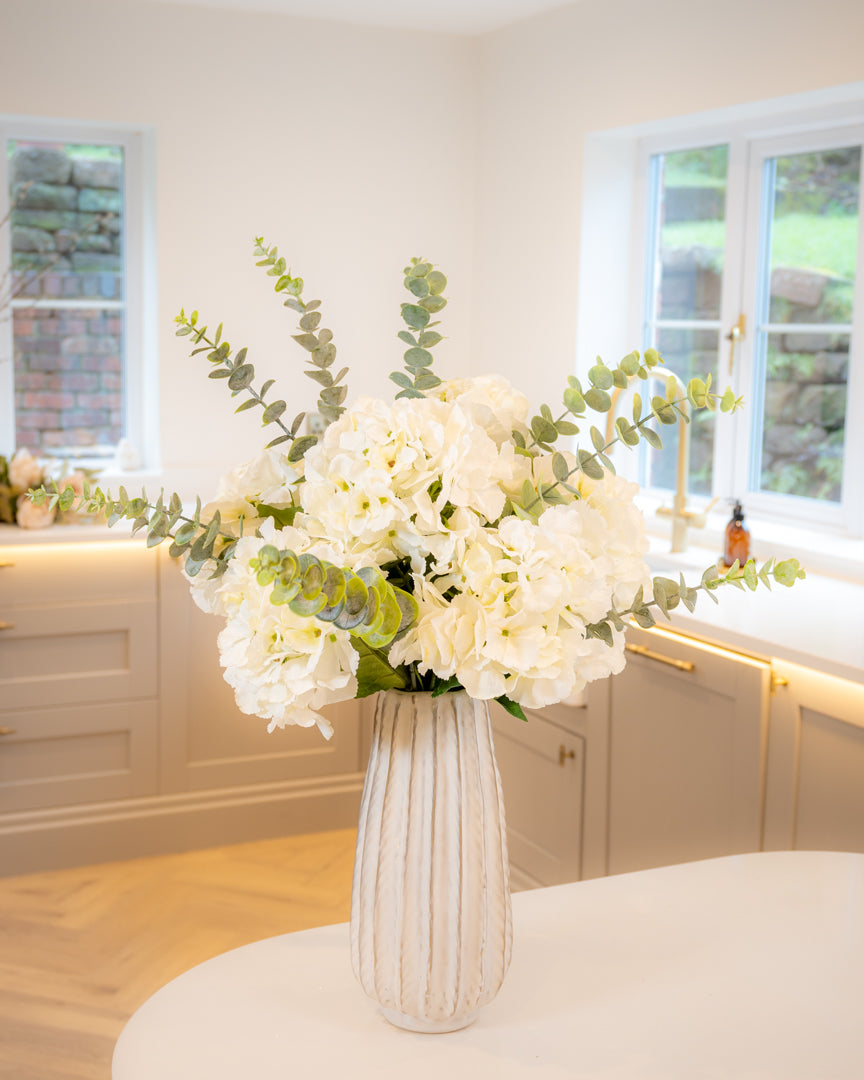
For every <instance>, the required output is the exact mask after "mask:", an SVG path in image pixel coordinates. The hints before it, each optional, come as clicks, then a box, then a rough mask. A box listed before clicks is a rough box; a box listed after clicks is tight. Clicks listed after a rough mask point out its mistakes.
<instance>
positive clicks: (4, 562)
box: [0, 559, 15, 570]
mask: <svg viewBox="0 0 864 1080" xmlns="http://www.w3.org/2000/svg"><path fill="white" fill-rule="evenodd" d="M14 565H15V563H14V562H10V561H9V560H8V559H0V570H2V569H3V567H4V566H14Z"/></svg>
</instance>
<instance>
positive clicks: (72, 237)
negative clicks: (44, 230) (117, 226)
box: [54, 229, 114, 255]
mask: <svg viewBox="0 0 864 1080" xmlns="http://www.w3.org/2000/svg"><path fill="white" fill-rule="evenodd" d="M54 242H55V244H56V245H57V250H58V251H71V252H72V253H73V254H74V253H75V252H91V251H97V252H100V253H102V254H106V255H110V254H112V253H113V251H114V241H113V240H112V238H111V237H110V236H102V235H101V234H100V233H84V234H83V235H82V234H81V233H77V232H69V231H68V230H66V229H62V230H60V232H57V233H55V235H54Z"/></svg>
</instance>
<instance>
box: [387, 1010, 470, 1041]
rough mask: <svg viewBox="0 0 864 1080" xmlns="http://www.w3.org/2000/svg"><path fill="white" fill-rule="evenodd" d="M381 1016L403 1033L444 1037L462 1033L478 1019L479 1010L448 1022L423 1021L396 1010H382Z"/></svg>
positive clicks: (452, 1017) (453, 1017) (448, 1019)
mask: <svg viewBox="0 0 864 1080" xmlns="http://www.w3.org/2000/svg"><path fill="white" fill-rule="evenodd" d="M381 1015H382V1016H383V1017H384V1019H385V1020H387V1021H388V1023H391V1024H392V1025H393V1026H394V1027H398V1028H402V1030H403V1031H419V1032H422V1033H423V1034H426V1035H444V1034H445V1033H446V1032H448V1031H461V1030H462V1028H466V1027H468V1025H469V1024H473V1023H474V1021H475V1020H476V1019H477V1010H476V1009H475V1011H474V1012H470V1013H467V1014H466V1015H465V1016H451V1017H448V1018H447V1019H446V1020H421V1019H418V1017H416V1016H408V1015H407V1013H401V1012H398V1011H397V1010H396V1009H381Z"/></svg>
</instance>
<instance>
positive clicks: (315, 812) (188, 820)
mask: <svg viewBox="0 0 864 1080" xmlns="http://www.w3.org/2000/svg"><path fill="white" fill-rule="evenodd" d="M362 790H363V774H362V773H349V774H347V775H341V776H337V777H320V778H316V779H314V780H298V781H289V782H285V783H278V784H256V785H255V786H254V787H251V786H250V787H239V788H223V789H220V790H215V791H205V792H189V793H184V794H181V795H161V796H153V797H152V798H140V799H123V800H117V801H115V802H104V803H91V804H88V805H81V806H74V807H63V808H58V809H55V810H39V811H32V812H27V813H17V814H5V815H3V817H2V819H0V877H2V876H8V875H12V874H28V873H34V872H37V871H42V870H59V869H62V868H64V867H69V866H85V865H88V864H90V863H100V862H112V861H115V860H118V859H134V858H138V857H140V856H145V855H164V854H169V853H171V852H178V851H192V850H195V849H197V848H206V847H217V846H220V845H222V844H240V843H244V842H247V841H252V840H266V839H270V838H273V837H277V836H291V835H297V834H299V833H310V832H323V831H326V830H328V829H344V828H353V827H355V826H356V824H357V815H358V811H359V808H360V795H361V793H362Z"/></svg>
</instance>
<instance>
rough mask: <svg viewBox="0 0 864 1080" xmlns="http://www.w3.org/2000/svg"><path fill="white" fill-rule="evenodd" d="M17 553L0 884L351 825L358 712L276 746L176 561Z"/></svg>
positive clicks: (2, 645) (279, 736)
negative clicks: (242, 700)
mask: <svg viewBox="0 0 864 1080" xmlns="http://www.w3.org/2000/svg"><path fill="white" fill-rule="evenodd" d="M70 528H73V529H74V527H70ZM52 532H53V530H52ZM16 540H17V542H16V541H13V542H12V543H10V544H9V545H8V546H2V545H0V564H2V565H0V623H2V627H3V628H2V629H0V874H12V873H26V872H28V871H30V870H39V869H50V868H54V867H59V866H69V865H76V864H79V865H80V864H84V863H87V862H99V861H102V860H105V859H113V858H128V857H132V856H135V855H144V854H148V853H151V852H152V853H155V852H165V851H176V850H183V849H188V848H194V847H204V846H207V845H209V844H218V843H231V842H239V841H243V840H251V839H258V838H262V837H267V836H277V835H285V834H288V833H292V832H312V831H315V830H318V829H326V828H340V827H347V826H350V825H351V824H353V823H354V822H355V821H356V813H357V807H358V805H359V801H360V793H361V790H362V783H363V762H361V760H360V758H361V734H362V730H363V729H362V725H361V716H362V713H363V710H362V707H361V705H360V704H359V703H357V702H347V703H344V704H342V705H341V706H339V707H337V708H334V709H333V710H332V711H331V714H330V718H331V720H332V721H333V724H334V727H335V729H336V733H335V735H334V737H333V738H332V740H330V741H327V740H325V739H324V738H323V737H322V736H321V735H320V733H319V732H318V730H317V729H303V728H296V727H290V728H286V729H285V730H280V731H275V732H274V733H273V734H268V733H267V724H266V721H263V720H261V719H259V718H258V717H251V716H245V715H243V714H242V713H241V712H240V711H239V710H238V709H237V707H236V705H235V703H234V696H233V692H232V691H231V689H230V687H228V686H227V685H226V684H225V682H224V681H223V679H222V677H221V669H220V667H219V662H218V651H217V647H216V637H217V635H218V633H219V630H220V628H221V625H222V621H221V620H219V619H216V618H214V617H213V616H209V615H205V614H204V613H203V612H201V611H199V610H198V609H197V608H196V607H195V605H194V603H193V601H192V599H191V596H190V593H189V589H188V586H187V584H186V582H185V581H184V579H183V577H182V575H181V574H180V571H179V568H178V567H177V565H176V564H174V563H173V562H172V560H170V559H169V558H168V557H167V551H163V550H162V549H148V548H147V547H146V545H145V544H144V542H143V541H138V540H108V539H100V540H99V541H96V542H93V543H88V542H86V541H83V542H82V541H74V542H70V543H62V542H60V543H58V542H52V540H51V539H50V538H34V540H33V541H32V542H30V543H22V542H21V540H20V539H17V538H16Z"/></svg>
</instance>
